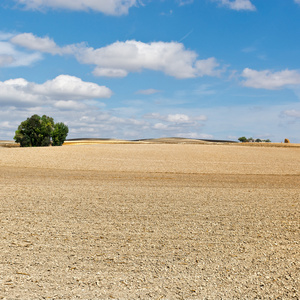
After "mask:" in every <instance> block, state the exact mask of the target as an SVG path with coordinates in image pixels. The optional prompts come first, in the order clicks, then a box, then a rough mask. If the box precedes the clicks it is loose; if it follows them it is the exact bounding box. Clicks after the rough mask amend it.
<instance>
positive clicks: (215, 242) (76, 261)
mask: <svg viewBox="0 0 300 300" xmlns="http://www.w3.org/2000/svg"><path fill="white" fill-rule="evenodd" d="M0 187H1V189H0V201H1V202H0V203H1V205H0V220H1V228H0V238H1V243H0V255H1V256H0V299H299V298H300V292H299V278H300V273H299V260H300V257H299V250H300V249H299V240H300V235H299V225H300V224H299V200H300V148H297V147H288V148H285V147H247V146H243V147H240V146H238V145H206V144H202V145H201V144H199V145H197V144H113V143H112V144H98V145H73V146H63V147H47V148H5V147H0Z"/></svg>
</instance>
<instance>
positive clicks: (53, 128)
mask: <svg viewBox="0 0 300 300" xmlns="http://www.w3.org/2000/svg"><path fill="white" fill-rule="evenodd" d="M68 132H69V128H68V126H67V125H65V124H64V123H54V120H53V118H51V117H48V116H46V115H43V116H42V117H40V116H38V115H33V116H31V117H30V118H27V120H25V121H23V122H22V123H21V124H20V125H19V127H18V129H17V130H16V132H15V136H14V140H15V141H16V143H20V146H21V147H45V146H50V145H51V144H52V146H61V145H62V144H63V143H64V141H65V139H66V137H67V135H68Z"/></svg>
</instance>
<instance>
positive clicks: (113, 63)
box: [76, 40, 221, 78]
mask: <svg viewBox="0 0 300 300" xmlns="http://www.w3.org/2000/svg"><path fill="white" fill-rule="evenodd" d="M76 57H77V59H78V61H79V62H81V63H84V64H91V65H96V68H95V71H94V75H98V76H109V77H125V76H126V75H127V74H128V73H129V72H141V71H142V70H143V69H148V70H153V71H161V72H163V73H165V74H167V75H170V76H173V77H176V78H194V77H201V76H205V75H208V76H218V75H219V74H220V72H221V71H220V70H216V68H217V67H218V66H219V64H218V63H217V61H216V59H215V58H213V57H212V58H208V59H204V60H197V54H196V53H195V52H194V51H190V50H186V49H185V47H184V45H183V44H181V43H177V42H170V43H167V42H153V43H143V42H138V41H134V40H131V41H126V42H115V43H113V44H111V45H108V46H106V47H103V48H98V49H93V48H82V47H81V48H79V49H78V51H77V53H76Z"/></svg>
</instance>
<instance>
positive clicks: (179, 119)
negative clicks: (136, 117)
mask: <svg viewBox="0 0 300 300" xmlns="http://www.w3.org/2000/svg"><path fill="white" fill-rule="evenodd" d="M144 117H145V118H146V119H154V120H162V121H166V122H170V123H175V124H194V125H196V123H198V122H199V121H206V120H207V117H206V116H205V115H198V116H188V115H186V114H168V115H161V114H159V113H151V114H147V115H145V116H144Z"/></svg>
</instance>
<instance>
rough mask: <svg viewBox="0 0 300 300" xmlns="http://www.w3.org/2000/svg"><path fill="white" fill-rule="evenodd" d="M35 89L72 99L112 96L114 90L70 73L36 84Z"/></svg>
mask: <svg viewBox="0 0 300 300" xmlns="http://www.w3.org/2000/svg"><path fill="white" fill-rule="evenodd" d="M33 91H34V92H37V93H39V94H40V95H47V96H51V97H52V98H59V99H72V100H74V99H79V100H80V99H94V98H110V97H111V95H112V91H111V90H110V89H109V88H107V87H105V86H99V85H98V84H96V83H92V82H85V81H82V80H81V79H80V78H77V77H75V76H69V75H59V76H57V77H56V78H54V79H53V80H48V81H46V82H45V83H44V84H42V85H35V87H34V89H33Z"/></svg>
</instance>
